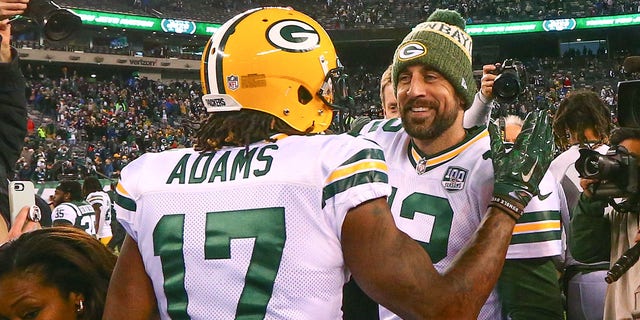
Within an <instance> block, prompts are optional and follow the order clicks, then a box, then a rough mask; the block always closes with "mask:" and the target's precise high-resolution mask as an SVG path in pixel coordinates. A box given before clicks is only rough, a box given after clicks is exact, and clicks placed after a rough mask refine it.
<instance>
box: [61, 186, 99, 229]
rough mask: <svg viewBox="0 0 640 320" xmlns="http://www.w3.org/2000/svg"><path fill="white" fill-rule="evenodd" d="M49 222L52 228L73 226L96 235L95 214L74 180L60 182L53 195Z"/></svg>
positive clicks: (80, 187)
mask: <svg viewBox="0 0 640 320" xmlns="http://www.w3.org/2000/svg"><path fill="white" fill-rule="evenodd" d="M53 206H54V207H53V210H52V211H51V221H52V223H53V225H54V226H74V227H76V228H80V229H82V230H84V231H85V232H86V233H88V234H90V235H92V236H95V235H96V226H95V223H96V212H95V211H94V210H93V207H92V206H91V204H89V203H88V202H86V201H85V200H84V197H83V196H82V185H80V182H78V181H75V180H65V181H61V182H60V184H59V185H58V187H57V188H56V191H55V193H54V194H53Z"/></svg>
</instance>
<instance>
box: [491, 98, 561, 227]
mask: <svg viewBox="0 0 640 320" xmlns="http://www.w3.org/2000/svg"><path fill="white" fill-rule="evenodd" d="M489 135H490V137H491V152H492V159H493V171H494V178H495V179H494V185H493V197H492V198H491V202H490V204H489V206H494V207H498V208H501V209H503V210H504V211H505V212H506V213H508V214H510V215H511V216H512V217H513V218H514V219H516V220H517V219H519V218H520V217H521V216H522V214H523V213H524V207H526V206H527V204H528V203H529V201H531V199H532V198H533V197H534V196H536V195H538V193H539V192H540V190H539V189H538V186H539V184H540V181H541V180H542V177H543V176H544V174H545V172H546V171H547V168H549V164H551V160H553V154H554V153H553V148H554V141H553V133H552V130H551V118H550V117H549V114H548V112H547V111H544V110H541V111H534V112H531V113H529V115H527V118H526V119H525V121H524V125H523V126H522V131H521V132H520V134H519V135H518V138H516V142H515V143H514V145H513V148H512V149H511V150H505V146H504V142H503V141H502V135H501V133H500V129H498V126H497V125H496V123H494V122H493V121H490V122H489Z"/></svg>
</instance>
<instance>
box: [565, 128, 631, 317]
mask: <svg viewBox="0 0 640 320" xmlns="http://www.w3.org/2000/svg"><path fill="white" fill-rule="evenodd" d="M610 142H611V145H612V146H613V147H612V148H616V147H617V146H621V147H625V148H626V150H627V151H628V153H629V155H631V156H632V157H635V158H638V157H639V156H640V129H639V128H618V129H616V130H614V131H613V133H612V135H611V138H610ZM620 152H622V153H624V150H620V149H618V153H620ZM632 164H633V165H635V163H633V162H632ZM600 182H601V181H600V180H597V179H581V180H580V186H581V187H582V188H583V189H584V191H583V192H582V194H581V196H580V200H579V201H578V205H577V206H576V208H575V210H574V212H573V217H572V218H571V228H572V237H571V238H570V239H569V241H570V242H569V247H570V248H571V253H572V255H573V257H574V258H575V259H576V260H578V261H580V262H583V263H592V262H597V261H603V260H607V259H611V261H612V262H613V261H616V260H617V259H618V258H620V256H622V254H623V253H625V252H626V251H627V250H628V249H629V248H630V247H632V246H633V245H634V244H635V243H636V242H638V241H639V240H640V234H639V233H638V211H640V207H638V206H639V204H638V203H635V205H634V206H633V207H634V208H632V209H631V210H630V212H620V211H619V210H610V211H609V210H605V208H607V203H608V202H609V200H610V199H609V198H608V197H607V198H605V197H598V196H595V195H594V193H593V189H592V188H593V187H597V186H598V185H599V184H600ZM596 190H597V189H596ZM596 194H597V191H596ZM633 197H635V195H632V198H633ZM626 199H629V198H628V197H627V198H626ZM605 211H606V212H605ZM639 285H640V265H635V266H633V267H631V269H629V270H628V271H627V272H626V273H625V274H623V275H622V276H621V277H620V278H619V280H618V281H617V282H614V283H611V284H610V285H609V286H608V288H607V293H606V298H605V307H604V319H631V313H632V312H633V310H634V309H635V308H637V307H636V306H635V291H636V290H637V288H638V286H639Z"/></svg>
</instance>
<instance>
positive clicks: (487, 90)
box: [480, 64, 498, 99]
mask: <svg viewBox="0 0 640 320" xmlns="http://www.w3.org/2000/svg"><path fill="white" fill-rule="evenodd" d="M496 69H497V66H496V65H495V64H485V65H484V66H482V78H481V79H480V93H482V95H483V96H484V97H485V98H487V99H493V82H494V81H495V80H496V77H497V76H498V75H496V74H495V71H496Z"/></svg>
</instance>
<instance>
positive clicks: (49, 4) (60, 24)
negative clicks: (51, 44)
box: [23, 0, 82, 41]
mask: <svg viewBox="0 0 640 320" xmlns="http://www.w3.org/2000/svg"><path fill="white" fill-rule="evenodd" d="M23 16H25V17H27V18H31V19H33V20H35V22H36V23H37V24H38V25H39V26H41V28H42V33H43V35H44V36H45V38H47V39H48V40H50V41H62V40H65V39H67V38H68V37H70V36H71V35H72V34H73V33H74V32H76V31H77V30H80V27H81V26H82V19H80V17H79V16H78V15H76V14H75V13H73V12H72V11H70V10H68V9H63V8H60V6H59V5H57V4H56V3H55V2H53V1H50V0H31V1H30V2H29V5H28V6H27V10H25V12H24V14H23Z"/></svg>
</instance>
